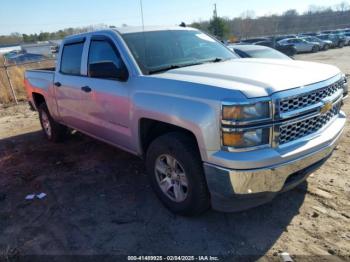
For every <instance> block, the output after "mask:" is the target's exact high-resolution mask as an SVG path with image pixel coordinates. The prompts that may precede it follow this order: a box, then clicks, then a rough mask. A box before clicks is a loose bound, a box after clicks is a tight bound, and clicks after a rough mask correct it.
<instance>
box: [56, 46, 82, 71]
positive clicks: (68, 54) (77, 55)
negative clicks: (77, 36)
mask: <svg viewBox="0 0 350 262" xmlns="http://www.w3.org/2000/svg"><path fill="white" fill-rule="evenodd" d="M83 49H84V42H79V43H73V44H66V45H64V47H63V51H62V58H61V73H63V74H67V75H80V68H81V59H82V54H83Z"/></svg>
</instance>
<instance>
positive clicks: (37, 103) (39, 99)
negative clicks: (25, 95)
mask: <svg viewBox="0 0 350 262" xmlns="http://www.w3.org/2000/svg"><path fill="white" fill-rule="evenodd" d="M32 95H33V101H34V104H35V107H36V108H38V107H39V106H40V105H41V104H43V103H46V101H45V97H44V96H43V95H42V94H39V93H33V94H32Z"/></svg>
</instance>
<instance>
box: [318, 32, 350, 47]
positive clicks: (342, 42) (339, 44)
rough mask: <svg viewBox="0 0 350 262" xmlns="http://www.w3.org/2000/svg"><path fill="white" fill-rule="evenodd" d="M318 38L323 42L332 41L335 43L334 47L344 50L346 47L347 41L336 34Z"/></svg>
mask: <svg viewBox="0 0 350 262" xmlns="http://www.w3.org/2000/svg"><path fill="white" fill-rule="evenodd" d="M317 38H319V39H321V40H330V41H332V43H333V45H332V47H339V48H342V47H343V46H344V45H345V39H344V38H342V37H339V36H338V35H335V34H321V35H318V36H317Z"/></svg>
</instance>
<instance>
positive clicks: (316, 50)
mask: <svg viewBox="0 0 350 262" xmlns="http://www.w3.org/2000/svg"><path fill="white" fill-rule="evenodd" d="M318 51H320V48H319V47H318V46H317V45H315V46H313V47H312V50H311V52H312V53H317V52H318Z"/></svg>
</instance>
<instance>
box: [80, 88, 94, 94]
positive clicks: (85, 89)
mask: <svg viewBox="0 0 350 262" xmlns="http://www.w3.org/2000/svg"><path fill="white" fill-rule="evenodd" d="M81 90H83V91H84V92H86V93H90V92H91V91H92V89H91V88H90V87H89V86H83V87H82V88H81Z"/></svg>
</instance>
